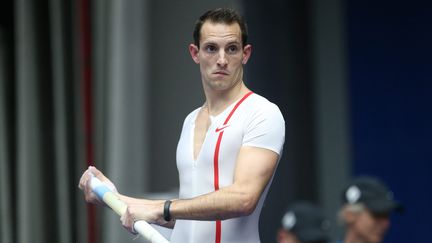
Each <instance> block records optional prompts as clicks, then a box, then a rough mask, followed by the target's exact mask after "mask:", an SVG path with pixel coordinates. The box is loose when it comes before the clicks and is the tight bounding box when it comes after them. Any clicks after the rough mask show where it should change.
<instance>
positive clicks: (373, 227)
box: [340, 177, 403, 243]
mask: <svg viewBox="0 0 432 243" xmlns="http://www.w3.org/2000/svg"><path fill="white" fill-rule="evenodd" d="M342 201H343V206H342V209H341V211H340V218H341V220H342V222H343V223H344V225H345V227H346V232H345V239H344V241H343V242H344V243H379V242H382V240H383V238H384V236H385V234H386V232H387V230H388V228H389V226H390V219H389V216H390V213H391V212H393V211H397V212H400V211H402V210H403V207H402V205H401V204H400V203H398V202H396V201H395V200H394V199H393V193H392V192H391V191H390V190H389V189H388V188H387V187H386V186H385V185H384V184H383V183H382V182H381V181H380V180H378V179H377V178H373V177H358V178H356V179H354V180H353V181H352V182H351V183H350V184H349V185H348V186H347V187H346V189H345V190H344V191H343V196H342Z"/></svg>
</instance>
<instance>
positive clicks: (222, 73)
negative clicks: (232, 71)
mask: <svg viewBox="0 0 432 243" xmlns="http://www.w3.org/2000/svg"><path fill="white" fill-rule="evenodd" d="M213 74H216V75H228V72H226V71H216V72H214V73H213Z"/></svg>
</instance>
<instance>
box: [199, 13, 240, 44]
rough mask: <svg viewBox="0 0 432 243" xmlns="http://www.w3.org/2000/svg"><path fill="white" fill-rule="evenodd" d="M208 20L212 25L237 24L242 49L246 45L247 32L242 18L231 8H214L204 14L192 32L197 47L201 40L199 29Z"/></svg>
mask: <svg viewBox="0 0 432 243" xmlns="http://www.w3.org/2000/svg"><path fill="white" fill-rule="evenodd" d="M207 20H209V21H210V22H212V23H223V24H233V23H238V25H239V26H240V31H241V38H242V45H243V47H244V46H245V45H246V43H247V38H248V31H247V25H246V22H245V21H244V19H243V18H242V16H241V15H240V14H239V13H238V12H237V11H235V10H234V9H231V8H216V9H213V10H209V11H207V12H205V13H204V14H203V15H202V16H201V17H200V18H199V19H198V21H197V22H196V24H195V29H194V32H193V38H194V42H195V45H196V46H198V47H199V41H200V38H201V27H202V25H203V24H204V23H205V22H206V21H207Z"/></svg>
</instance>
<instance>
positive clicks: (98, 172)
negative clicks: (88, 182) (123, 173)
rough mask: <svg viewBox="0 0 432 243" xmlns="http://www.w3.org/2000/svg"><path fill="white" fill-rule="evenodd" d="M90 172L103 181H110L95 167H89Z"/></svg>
mask: <svg viewBox="0 0 432 243" xmlns="http://www.w3.org/2000/svg"><path fill="white" fill-rule="evenodd" d="M88 170H89V171H90V172H91V173H92V174H93V175H94V176H96V177H97V178H98V179H99V180H101V181H105V180H107V179H108V178H106V177H105V175H104V174H103V173H102V172H101V171H100V170H98V169H97V168H96V167H94V166H89V168H88Z"/></svg>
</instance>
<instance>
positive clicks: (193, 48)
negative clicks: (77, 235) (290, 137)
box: [79, 9, 285, 243]
mask: <svg viewBox="0 0 432 243" xmlns="http://www.w3.org/2000/svg"><path fill="white" fill-rule="evenodd" d="M193 36H194V43H193V44H190V45H189V52H190V54H191V57H192V59H193V61H194V62H195V63H196V64H198V65H199V67H200V72H201V81H202V86H203V90H204V94H205V99H206V100H205V102H204V104H203V105H202V106H201V107H199V108H197V109H195V110H194V111H192V112H191V113H190V114H189V115H188V116H187V117H186V119H185V121H184V124H183V128H182V132H181V136H180V140H179V143H178V147H177V168H178V171H179V179H180V193H179V195H180V198H179V199H173V200H166V201H163V200H146V199H137V198H130V197H127V196H124V195H121V194H118V195H119V197H120V198H121V199H122V200H123V201H125V202H126V204H127V205H128V209H127V212H126V213H125V214H124V215H123V216H122V217H121V220H122V223H123V225H124V226H125V227H126V228H127V229H128V230H130V231H132V230H133V229H132V227H133V222H134V221H136V220H145V221H147V222H149V223H153V224H158V225H162V226H166V227H173V231H172V234H171V242H182V243H184V242H197V243H202V242H250V243H253V242H260V238H259V233H258V221H259V215H260V212H261V208H262V206H263V202H264V199H265V197H266V195H267V192H268V189H269V186H270V184H271V180H272V177H273V174H274V172H275V169H276V167H277V164H278V161H279V158H280V155H281V153H282V146H283V143H284V136H285V123H284V120H283V117H282V114H281V112H280V110H279V108H278V107H277V106H276V105H274V104H273V103H270V102H269V101H268V100H266V99H265V98H263V97H261V96H259V95H257V94H255V93H252V92H251V91H250V90H249V89H248V88H247V87H246V85H245V83H244V82H243V65H245V64H246V63H247V62H248V60H249V57H250V56H251V52H252V47H251V45H250V44H247V28H246V24H245V22H244V21H243V19H242V18H241V17H240V15H239V14H238V13H236V12H235V11H233V10H231V9H215V10H211V11H208V12H206V13H205V14H204V15H203V16H201V17H200V18H199V20H198V22H197V24H196V26H195V30H194V34H193ZM89 172H92V173H93V174H94V175H96V176H97V177H98V178H99V179H101V180H102V181H105V182H106V183H107V184H110V185H111V186H112V188H115V187H114V185H112V183H111V182H110V181H109V180H108V179H107V178H106V177H105V176H104V175H103V174H102V173H101V172H100V171H98V170H97V169H95V168H89V170H87V171H86V172H84V174H83V176H82V178H81V180H80V185H79V186H80V188H82V189H83V190H84V192H85V196H86V200H87V201H88V202H95V203H98V202H99V201H98V200H97V198H96V197H95V195H94V194H93V193H92V192H91V190H90V188H89V185H88V179H89V178H90V173H89Z"/></svg>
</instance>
